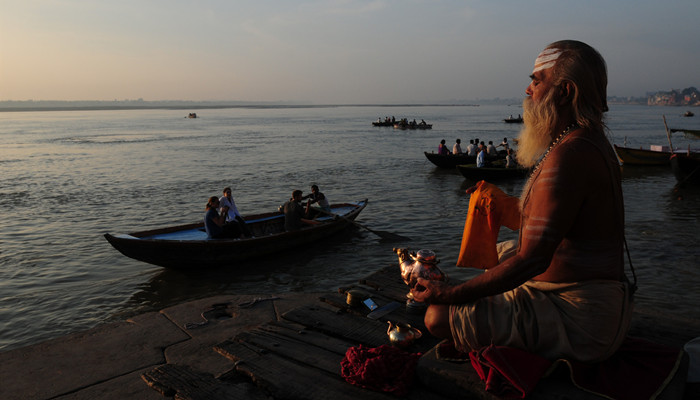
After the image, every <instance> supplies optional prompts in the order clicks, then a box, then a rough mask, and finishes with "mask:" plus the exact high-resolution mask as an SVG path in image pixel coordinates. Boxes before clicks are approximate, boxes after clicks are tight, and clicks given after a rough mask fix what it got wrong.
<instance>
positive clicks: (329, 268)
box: [0, 105, 700, 351]
mask: <svg viewBox="0 0 700 400" xmlns="http://www.w3.org/2000/svg"><path fill="white" fill-rule="evenodd" d="M684 111H685V110H682V109H679V108H665V107H646V106H630V105H624V106H623V105H616V106H612V107H611V111H610V113H608V125H609V127H610V129H611V135H612V139H613V140H614V142H615V143H617V144H622V143H623V142H624V141H625V140H626V141H627V144H628V145H630V146H643V147H645V148H648V146H649V145H651V144H654V145H667V144H668V139H667V137H666V134H665V130H664V126H663V121H662V115H664V114H665V115H666V117H667V119H668V122H669V125H670V126H671V127H672V128H674V127H680V128H686V129H700V117H694V118H683V117H681V114H682V113H683V112H684ZM188 112H189V111H188V110H184V111H183V110H129V111H124V110H115V111H40V112H39V111H37V112H2V113H0V168H1V170H2V175H1V176H0V222H1V224H2V225H0V226H1V229H0V351H5V350H9V349H12V348H17V347H21V346H25V345H29V344H33V343H37V342H40V341H43V340H47V339H50V338H54V337H57V336H60V335H63V334H67V333H70V332H75V331H80V330H84V329H88V328H91V327H93V326H95V325H97V324H100V323H105V322H110V321H115V320H121V319H124V318H127V317H129V316H131V315H135V314H138V313H142V312H147V311H154V310H159V309H162V308H164V307H167V306H170V305H173V304H176V303H179V302H183V301H187V300H191V299H196V298H202V297H206V296H213V295H219V294H234V293H236V294H244V293H245V294H263V293H284V292H303V291H322V290H335V289H336V288H338V287H340V286H343V285H345V284H348V283H350V282H354V281H356V280H357V279H359V278H361V277H363V276H366V275H368V274H369V273H371V272H373V271H375V270H377V269H378V268H380V267H384V266H386V265H390V264H392V263H395V262H396V258H395V255H394V254H393V253H392V246H397V245H400V246H407V247H410V248H411V249H414V250H418V249H421V248H427V249H432V250H434V251H436V252H437V254H438V257H439V258H440V259H441V263H440V266H441V268H442V269H443V270H445V271H446V272H447V273H448V274H449V275H450V276H451V277H452V278H454V279H460V278H467V277H469V276H471V275H472V274H474V273H475V271H470V270H463V269H458V268H456V267H455V262H456V259H457V255H458V252H459V245H460V241H461V233H462V229H463V226H464V220H465V217H466V211H467V207H468V201H467V200H468V199H467V196H466V195H465V194H464V190H465V189H466V188H468V187H469V186H471V185H472V183H471V182H468V181H466V180H465V179H464V178H463V177H462V176H461V175H459V174H458V173H456V172H455V171H445V170H440V169H437V168H435V167H434V166H433V165H432V164H430V163H429V162H428V161H427V160H426V159H425V157H424V155H423V151H434V150H436V149H437V145H438V143H439V141H440V140H441V139H446V140H447V142H448V144H449V145H450V146H451V145H452V144H453V143H454V140H455V139H456V138H461V139H462V144H463V145H466V144H468V142H469V139H472V138H477V137H478V138H479V139H480V140H485V141H489V140H493V141H494V143H500V141H501V140H502V139H503V137H508V138H509V141H512V139H513V138H515V137H516V136H517V133H518V130H519V129H520V126H517V125H511V124H505V123H503V122H502V119H503V118H505V117H508V116H510V115H517V114H520V113H522V111H521V108H520V106H519V105H512V106H505V105H502V106H495V105H488V106H485V105H484V106H448V107H438V106H413V107H407V106H395V107H393V106H392V107H380V106H361V107H346V106H341V107H289V108H274V107H268V108H229V109H211V110H197V114H198V115H199V117H200V118H197V119H188V118H185V117H186V115H187V113H188ZM392 115H393V116H395V117H396V118H397V119H398V118H402V117H407V118H409V119H413V118H416V119H418V120H419V121H420V119H425V120H426V121H427V122H428V123H432V124H434V125H433V129H432V130H426V131H398V130H394V129H393V128H377V127H373V126H372V125H371V121H374V120H376V119H377V118H378V117H382V118H383V117H385V116H392ZM672 140H673V144H674V145H676V146H678V147H683V148H685V147H687V146H688V145H691V147H700V145H698V141H697V140H696V139H693V138H689V137H685V136H683V135H679V134H674V135H673V137H672ZM582 168H585V166H582ZM623 179H624V180H623V189H624V195H625V205H626V219H627V225H626V235H627V240H628V243H629V247H630V251H631V255H632V260H633V263H634V266H635V268H636V271H637V276H638V278H639V286H640V290H639V292H638V297H637V307H641V308H644V309H649V310H652V311H659V312H667V313H678V314H679V315H684V316H686V317H688V316H690V317H692V318H697V317H698V309H700V290H698V287H700V269H699V267H700V262H698V256H699V255H700V254H699V252H698V244H699V243H698V242H699V240H700V239H699V238H700V228H699V223H698V222H699V219H700V191H699V190H697V189H694V188H677V187H676V181H675V179H674V177H673V175H672V173H671V171H670V168H665V167H661V168H639V167H638V168H632V167H626V168H624V169H623ZM311 184H318V185H319V186H320V188H321V191H322V192H324V193H325V194H326V196H327V197H328V198H329V199H330V200H331V202H345V201H356V200H361V199H364V198H368V199H369V205H368V206H367V208H366V209H365V210H364V211H363V212H362V214H361V215H360V216H359V218H358V222H360V223H361V224H363V225H365V226H367V227H370V228H372V229H375V230H385V231H390V232H394V233H397V234H400V235H403V236H407V237H409V238H411V239H412V240H411V241H409V242H405V243H385V242H381V241H379V240H378V238H377V237H376V236H374V235H373V234H371V233H369V232H367V231H363V230H360V231H356V232H348V233H346V234H341V235H340V236H338V237H334V238H332V239H331V240H329V241H327V242H324V243H319V244H316V245H313V246H309V247H308V248H305V249H303V250H300V251H298V252H295V253H292V254H289V253H285V254H283V255H279V256H277V257H274V258H272V259H269V260H266V261H262V262H252V263H248V264H245V265H243V266H241V267H239V268H236V269H232V268H223V267H222V268H218V269H213V270H195V271H191V272H181V271H172V270H166V269H163V268H160V267H157V266H154V265H149V264H145V263H142V262H138V261H135V260H132V259H129V258H127V257H125V256H123V255H121V254H120V253H118V252H117V251H116V250H114V249H113V248H112V247H111V246H110V245H109V244H108V243H107V242H106V241H105V240H104V238H103V234H104V233H106V232H111V233H126V232H132V231H136V230H144V229H150V228H157V227H161V226H166V225H173V224H182V223H189V222H193V221H198V220H201V218H202V216H203V212H204V205H205V204H206V200H207V198H208V197H209V196H212V195H220V194H221V191H222V189H223V188H224V187H225V186H231V187H233V193H234V197H235V199H236V203H237V205H238V208H239V210H240V211H241V212H242V213H243V214H250V213H257V212H265V211H270V210H272V209H275V208H276V207H277V206H278V205H280V204H282V203H283V202H284V201H285V200H287V199H288V198H289V197H290V195H291V192H292V190H293V189H297V188H298V189H301V190H303V191H304V192H305V193H308V191H309V186H310V185H311ZM522 184H523V181H518V180H516V181H509V182H504V183H502V184H500V186H501V188H502V189H503V190H505V191H506V192H507V193H510V194H514V195H518V194H519V191H520V190H521V188H522ZM501 237H502V238H511V237H515V234H514V233H513V232H510V231H508V230H507V229H506V228H504V230H503V231H502V235H501ZM397 274H398V270H397Z"/></svg>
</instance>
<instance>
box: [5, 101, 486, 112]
mask: <svg viewBox="0 0 700 400" xmlns="http://www.w3.org/2000/svg"><path fill="white" fill-rule="evenodd" d="M8 103H9V104H8ZM17 103H23V104H17ZM26 103H27V102H0V112H31V111H128V110H212V109H226V108H248V109H279V108H338V107H478V106H479V104H429V103H426V104H323V105H315V104H220V103H212V104H201V103H191V104H188V103H183V104H157V103H154V104H123V105H120V104H74V103H72V102H66V104H65V105H63V104H58V103H60V102H49V103H51V104H41V102H35V103H34V104H31V105H27V104H26Z"/></svg>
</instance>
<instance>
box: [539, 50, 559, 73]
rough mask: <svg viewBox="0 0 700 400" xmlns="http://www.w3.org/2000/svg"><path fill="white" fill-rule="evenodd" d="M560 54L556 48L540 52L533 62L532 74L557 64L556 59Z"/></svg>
mask: <svg viewBox="0 0 700 400" xmlns="http://www.w3.org/2000/svg"><path fill="white" fill-rule="evenodd" d="M561 54H562V51H561V50H560V49H557V48H552V49H544V50H542V52H541V53H540V55H539V56H537V59H536V60H535V69H533V70H532V73H533V74H534V73H535V72H537V71H541V70H543V69H547V68H552V67H553V66H554V65H555V64H556V63H557V58H559V56H561Z"/></svg>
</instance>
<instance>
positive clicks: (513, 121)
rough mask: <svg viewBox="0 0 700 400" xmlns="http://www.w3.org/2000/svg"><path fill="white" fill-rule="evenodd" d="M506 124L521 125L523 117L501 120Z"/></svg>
mask: <svg viewBox="0 0 700 400" xmlns="http://www.w3.org/2000/svg"><path fill="white" fill-rule="evenodd" d="M503 122H505V123H506V124H522V123H523V117H521V116H520V115H518V118H515V117H513V116H512V115H511V116H510V117H508V118H506V119H504V120H503Z"/></svg>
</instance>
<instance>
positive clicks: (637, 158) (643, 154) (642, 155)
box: [613, 144, 671, 165]
mask: <svg viewBox="0 0 700 400" xmlns="http://www.w3.org/2000/svg"><path fill="white" fill-rule="evenodd" d="M613 147H614V148H615V153H616V154H617V158H618V160H620V162H621V163H622V164H624V165H668V163H669V159H670V158H671V152H670V151H663V150H646V149H641V148H639V149H634V148H631V147H623V146H618V145H616V144H614V145H613Z"/></svg>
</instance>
